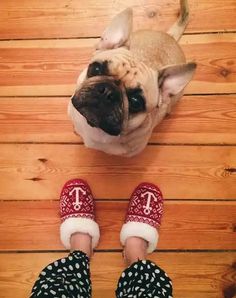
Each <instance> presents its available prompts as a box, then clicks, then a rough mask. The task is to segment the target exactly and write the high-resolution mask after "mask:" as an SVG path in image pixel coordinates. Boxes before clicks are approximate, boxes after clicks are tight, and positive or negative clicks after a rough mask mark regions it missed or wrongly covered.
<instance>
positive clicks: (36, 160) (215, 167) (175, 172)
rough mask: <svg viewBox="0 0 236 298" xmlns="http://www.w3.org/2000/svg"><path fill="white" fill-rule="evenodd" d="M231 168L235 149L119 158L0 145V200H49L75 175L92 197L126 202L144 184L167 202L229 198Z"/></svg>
mask: <svg viewBox="0 0 236 298" xmlns="http://www.w3.org/2000/svg"><path fill="white" fill-rule="evenodd" d="M235 168H236V147H235V146H228V147H224V146H213V147H212V146H155V145H153V146H148V147H147V148H146V149H145V150H144V152H143V153H142V154H140V155H138V156H136V157H133V158H122V157H115V156H110V155H107V154H105V153H102V152H98V151H97V150H92V149H87V148H85V147H84V146H83V145H59V144H26V145H25V144H24V145H20V144H2V145H1V147H0V172H1V180H0V200H52V199H54V200H55V199H58V194H59V192H60V188H61V187H62V185H63V184H64V182H65V181H66V180H68V179H71V178H75V177H81V178H84V179H85V180H87V181H88V182H89V183H90V184H91V186H92V188H93V190H94V194H95V197H96V198H109V199H111V198H120V199H127V196H129V194H130V193H131V192H132V190H133V189H134V187H135V186H136V185H137V184H138V183H140V182H141V181H145V180H146V181H149V182H154V183H157V184H158V185H159V186H160V188H161V189H162V191H163V193H164V197H165V198H168V199H170V198H172V199H173V198H177V199H202V200H204V199H235V193H236V192H235V190H236V183H235V179H236V175H235Z"/></svg>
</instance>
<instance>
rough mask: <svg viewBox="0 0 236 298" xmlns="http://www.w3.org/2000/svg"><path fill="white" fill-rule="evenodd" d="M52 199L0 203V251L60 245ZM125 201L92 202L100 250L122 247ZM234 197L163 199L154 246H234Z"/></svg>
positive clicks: (56, 215) (180, 247)
mask: <svg viewBox="0 0 236 298" xmlns="http://www.w3.org/2000/svg"><path fill="white" fill-rule="evenodd" d="M58 204H59V203H58V202H57V201H53V202H51V201H46V202H42V201H41V202H40V201H34V202H26V201H24V202H19V201H18V202H16V201H14V202H9V201H7V202H0V210H1V223H0V234H1V235H2V236H1V238H0V250H1V251H10V250H17V251H20V250H23V251H26V250H29V251H32V250H63V249H64V248H63V246H62V245H61V243H60V239H59V225H60V219H59V216H58V207H59V206H58ZM127 206H128V202H121V201H119V202H117V201H116V202H100V201H98V202H96V218H97V221H98V223H99V226H100V229H101V235H102V236H101V239H100V244H99V246H98V247H97V249H98V250H100V249H102V250H103V249H121V245H120V241H119V234H120V230H121V226H122V224H123V221H124V217H125V214H126V210H127ZM235 222H236V202H197V201H196V202H192V201H190V202H188V201H187V202H183V201H180V202H175V201H174V202H173V201H166V202H165V213H164V217H163V220H162V225H161V228H160V231H159V233H160V240H159V243H158V249H162V250H164V249H165V250H166V249H167V250H171V249H175V250H181V249H184V250H186V249H194V250H199V249H200V250H220V249H221V250H226V249H231V250H232V249H236V242H235Z"/></svg>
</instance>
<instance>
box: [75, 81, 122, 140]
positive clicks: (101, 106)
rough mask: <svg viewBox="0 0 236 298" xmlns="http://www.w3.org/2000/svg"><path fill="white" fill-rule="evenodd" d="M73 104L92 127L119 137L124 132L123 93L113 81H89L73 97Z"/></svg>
mask: <svg viewBox="0 0 236 298" xmlns="http://www.w3.org/2000/svg"><path fill="white" fill-rule="evenodd" d="M71 100H72V104H73V106H74V107H75V108H76V110H77V111H78V112H79V113H80V114H82V115H83V116H84V117H85V118H86V120H87V122H88V124H89V125H90V126H92V127H98V128H101V129H102V130H103V131H105V132H106V133H108V134H110V135H113V136H118V135H119V134H120V133H121V130H122V124H123V118H124V106H123V98H122V93H121V91H120V89H119V87H118V86H117V85H116V84H115V82H113V81H112V80H109V81H105V82H104V81H100V82H96V83H91V82H90V80H88V82H87V83H85V84H84V85H83V86H82V87H81V88H80V89H79V90H78V91H76V92H75V94H74V96H73V97H72V99H71Z"/></svg>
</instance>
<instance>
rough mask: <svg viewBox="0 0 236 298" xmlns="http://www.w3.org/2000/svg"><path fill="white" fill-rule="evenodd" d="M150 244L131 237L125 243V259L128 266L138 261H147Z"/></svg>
mask: <svg viewBox="0 0 236 298" xmlns="http://www.w3.org/2000/svg"><path fill="white" fill-rule="evenodd" d="M147 247H148V243H147V241H146V240H144V239H142V238H139V237H129V238H128V239H127V240H126V242H125V247H124V257H125V260H126V262H127V264H128V265H131V264H133V263H135V262H137V261H138V260H145V259H146V256H147Z"/></svg>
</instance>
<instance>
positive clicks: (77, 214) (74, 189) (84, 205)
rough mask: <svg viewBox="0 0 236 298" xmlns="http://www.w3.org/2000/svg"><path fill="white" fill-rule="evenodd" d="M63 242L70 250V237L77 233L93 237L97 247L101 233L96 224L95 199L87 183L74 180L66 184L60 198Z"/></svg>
mask: <svg viewBox="0 0 236 298" xmlns="http://www.w3.org/2000/svg"><path fill="white" fill-rule="evenodd" d="M60 214H61V220H62V224H61V227H60V235H61V241H62V243H63V245H64V246H65V247H66V248H67V249H70V237H71V235H72V234H74V233H76V232H81V233H87V234H89V235H90V236H91V237H92V246H93V248H94V247H96V246H97V244H98V241H99V238H100V233H99V227H98V224H97V223H96V222H95V207H94V198H93V195H92V192H91V189H90V187H89V185H88V184H87V182H85V181H84V180H82V179H73V180H69V181H67V182H66V184H65V185H64V186H63V188H62V191H61V196H60Z"/></svg>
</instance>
